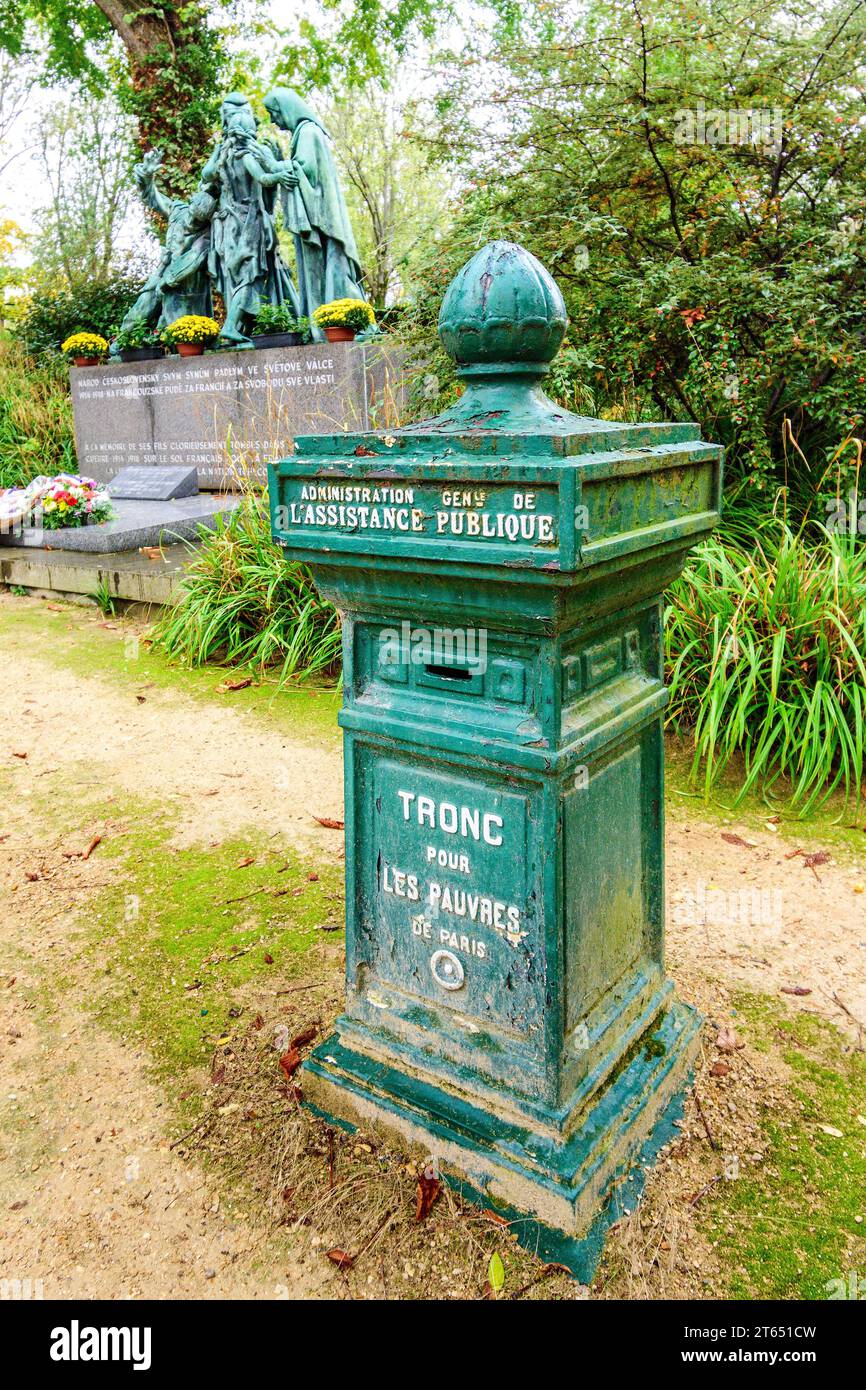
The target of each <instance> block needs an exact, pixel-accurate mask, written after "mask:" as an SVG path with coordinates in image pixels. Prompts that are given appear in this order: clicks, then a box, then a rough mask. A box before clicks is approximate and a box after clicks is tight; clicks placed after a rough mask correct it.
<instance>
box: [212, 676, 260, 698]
mask: <svg viewBox="0 0 866 1390" xmlns="http://www.w3.org/2000/svg"><path fill="white" fill-rule="evenodd" d="M252 683H253V678H252V676H241V677H239V678H238V679H237V680H230V681H222V682H221V684H220V685H218V686H217V687H216V691H217V694H218V695H225V694H226V692H227V691H232V690H246V688H247V686H248V685H252Z"/></svg>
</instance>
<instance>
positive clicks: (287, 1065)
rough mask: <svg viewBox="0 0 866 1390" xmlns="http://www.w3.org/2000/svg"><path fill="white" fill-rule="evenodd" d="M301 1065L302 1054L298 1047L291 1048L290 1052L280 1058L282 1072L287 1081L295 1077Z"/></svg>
mask: <svg viewBox="0 0 866 1390" xmlns="http://www.w3.org/2000/svg"><path fill="white" fill-rule="evenodd" d="M300 1065H301V1054H300V1052H299V1051H298V1049H297V1048H296V1047H290V1048H289V1050H288V1052H284V1053H283V1055H282V1057H281V1058H280V1070H281V1071H282V1072H283V1073H284V1075H285V1078H286V1080H287V1081H288V1079H289V1077H290V1076H294V1074H295V1072H296V1071H297V1070H298V1067H299V1066H300Z"/></svg>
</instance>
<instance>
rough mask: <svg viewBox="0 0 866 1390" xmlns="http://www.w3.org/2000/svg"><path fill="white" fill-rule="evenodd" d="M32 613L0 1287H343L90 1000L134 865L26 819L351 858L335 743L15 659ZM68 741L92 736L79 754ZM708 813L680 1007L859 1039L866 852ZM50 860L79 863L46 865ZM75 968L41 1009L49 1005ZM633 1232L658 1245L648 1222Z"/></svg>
mask: <svg viewBox="0 0 866 1390" xmlns="http://www.w3.org/2000/svg"><path fill="white" fill-rule="evenodd" d="M21 602H23V601H22V600H17V599H16V600H13V599H11V598H9V597H8V596H2V597H0V660H2V669H3V696H4V699H3V710H4V720H3V726H2V734H0V760H2V763H3V764H4V768H5V771H6V772H7V773H8V776H9V778H11V783H12V786H13V788H14V795H13V796H12V797H11V798H10V800H9V801H8V802H7V804H6V805H5V806H4V810H3V823H2V826H0V856H2V880H0V904H2V907H0V911H2V921H0V951H2V959H0V1279H7V1280H8V1279H28V1278H30V1279H32V1280H34V1281H39V1280H41V1281H42V1282H43V1285H44V1292H45V1296H46V1297H59V1298H62V1297H73V1296H86V1297H94V1298H112V1299H118V1298H121V1299H122V1298H137V1297H171V1296H179V1297H187V1298H208V1297H220V1298H222V1297H244V1298H267V1299H273V1298H279V1297H292V1298H295V1297H304V1298H321V1297H331V1296H341V1295H342V1294H343V1292H344V1283H343V1281H342V1280H341V1277H340V1274H339V1272H338V1271H337V1270H334V1269H333V1268H332V1267H330V1266H329V1265H328V1264H327V1262H325V1261H323V1260H322V1258H321V1252H320V1250H319V1249H318V1247H317V1243H316V1233H315V1228H313V1229H310V1230H308V1231H306V1232H305V1233H304V1236H303V1238H302V1239H294V1240H293V1239H290V1238H288V1237H287V1236H286V1235H285V1234H283V1233H277V1234H276V1235H273V1236H269V1237H267V1238H263V1236H262V1233H261V1230H260V1229H259V1228H258V1227H257V1225H256V1224H255V1222H254V1221H253V1220H252V1218H251V1217H250V1216H249V1215H248V1214H247V1213H246V1212H245V1211H244V1209H243V1207H242V1206H237V1205H236V1204H234V1203H233V1202H232V1200H231V1198H230V1197H229V1196H227V1194H226V1192H225V1191H222V1190H221V1183H220V1178H219V1174H218V1173H217V1172H215V1171H213V1170H212V1168H210V1167H208V1166H207V1165H204V1164H201V1165H200V1164H198V1163H197V1162H196V1161H195V1159H194V1158H193V1159H192V1160H191V1159H190V1157H189V1155H186V1154H183V1151H182V1150H181V1151H180V1152H179V1150H178V1148H177V1146H175V1147H172V1145H171V1143H170V1141H169V1138H168V1137H167V1134H168V1131H167V1118H168V1116H167V1102H166V1097H165V1095H164V1094H163V1091H162V1088H161V1087H160V1085H159V1084H158V1083H157V1082H155V1081H154V1079H153V1076H152V1072H151V1069H150V1067H149V1059H148V1056H147V1054H146V1051H145V1050H144V1049H143V1048H142V1047H140V1046H136V1045H135V1044H134V1043H128V1044H127V1043H124V1042H123V1041H121V1040H120V1039H119V1038H118V1037H117V1036H116V1035H115V1034H114V1033H112V1032H110V1031H109V1030H107V1029H106V1028H103V1027H102V1026H101V1025H100V1023H99V1022H98V1020H97V1018H96V1017H95V1016H94V1013H93V1011H92V1010H91V1009H89V1008H88V996H89V990H90V979H89V973H88V972H89V968H90V967H89V965H88V963H87V959H86V957H85V956H84V955H83V953H82V951H81V949H80V930H79V923H80V914H81V912H82V911H84V912H86V910H87V904H88V902H89V901H90V900H91V898H92V897H93V896H94V895H95V894H96V893H98V892H99V890H100V889H102V888H104V886H105V884H106V882H107V881H108V879H109V878H110V876H111V875H112V874H113V873H116V872H117V865H116V863H112V862H110V861H108V860H107V859H105V858H101V857H100V854H99V852H98V850H97V851H96V852H94V853H92V854H91V855H90V857H88V858H86V859H85V858H82V857H75V858H67V859H64V858H63V855H64V854H65V853H72V852H74V851H75V850H78V851H80V850H81V848H82V847H83V846H82V845H81V844H77V843H76V844H75V845H74V846H73V847H72V848H71V849H70V845H71V842H70V841H69V837H68V836H67V837H65V839H62V842H61V840H59V839H58V836H57V834H56V832H55V831H54V830H52V828H51V826H50V825H47V824H45V823H44V820H43V818H42V817H41V816H40V814H39V812H38V809H37V811H36V812H34V811H33V810H32V808H33V807H34V806H36V807H37V808H38V806H39V805H41V804H42V799H43V798H44V796H45V794H46V793H47V792H49V791H54V790H56V792H57V794H58V796H69V795H73V796H74V795H75V794H76V792H78V793H80V795H82V796H85V795H86V794H87V792H88V791H89V790H92V789H94V788H97V789H103V790H104V789H107V788H110V789H111V792H112V793H116V795H117V796H118V798H119V800H120V801H122V799H123V798H124V797H125V796H127V795H135V796H136V797H139V798H142V797H143V798H152V799H153V800H154V802H162V803H164V804H166V805H169V804H170V805H171V806H172V807H173V809H174V811H176V812H177V819H176V822H175V831H174V841H175V843H176V844H178V845H181V846H182V845H194V844H200V843H204V844H207V843H213V842H214V841H217V840H220V839H223V838H225V837H228V836H230V835H232V834H234V833H237V832H242V831H243V830H244V829H245V828H247V827H249V826H251V825H254V826H256V827H257V829H258V830H259V831H260V832H262V833H264V834H266V835H274V836H276V835H279V836H280V837H281V838H282V840H283V841H285V842H288V843H292V844H295V845H296V846H298V847H299V848H300V849H302V850H304V851H309V850H311V849H312V850H315V852H316V853H317V854H318V855H324V856H329V857H333V856H335V855H337V856H339V855H341V854H342V847H341V836H339V835H337V836H336V837H335V833H334V831H333V830H327V829H324V828H323V827H321V826H320V825H318V824H317V822H316V821H315V820H314V819H313V817H314V816H321V817H325V818H327V817H333V818H337V817H340V816H341V815H342V768H341V755H340V746H339V742H338V740H337V739H336V737H326V738H320V737H308V736H305V735H304V736H302V735H298V736H297V737H296V736H290V735H288V734H287V733H286V732H285V730H284V729H283V728H280V727H279V726H278V725H275V724H274V723H273V722H272V721H270V720H268V719H264V718H260V717H259V716H258V715H257V713H256V712H255V711H254V710H250V709H244V710H240V709H238V708H233V707H232V705H231V703H229V702H227V700H226V698H225V697H224V696H220V695H215V696H214V697H213V698H211V699H210V700H207V701H202V699H201V698H195V699H194V698H192V697H191V696H190V695H189V694H188V693H186V692H185V691H183V690H180V689H179V690H175V689H172V688H171V687H170V686H162V687H159V688H153V689H148V690H147V693H146V695H145V696H144V698H140V692H139V694H135V693H134V692H132V691H131V690H130V689H129V688H128V687H127V686H125V685H124V684H123V683H119V682H117V681H112V680H109V679H108V678H105V679H102V678H101V677H100V676H99V674H98V673H93V672H90V673H88V674H87V675H82V674H76V673H75V672H74V671H72V670H67V669H63V666H62V664H58V663H57V662H56V661H48V660H47V659H46V658H45V657H44V655H42V654H40V652H39V651H38V649H37V648H36V647H33V648H32V649H30V650H28V651H27V652H26V653H22V651H21V650H20V648H19V649H16V651H15V655H14V659H13V660H9V659H7V658H6V657H3V655H2V630H3V619H4V613H5V612H7V611H9V609H8V605H10V604H12V603H19V604H20V603H21ZM76 621H84V620H83V619H78V618H76ZM87 621H88V622H96V621H97V620H96V619H95V618H88V619H87ZM116 637H117V640H118V641H121V640H123V634H122V630H120V629H118V631H117V633H116ZM70 730H79V731H80V730H93V731H94V733H93V737H92V738H89V739H88V750H89V751H88V757H87V759H86V761H83V760H82V752H81V744H80V742H79V740H78V739H77V738H72V737H68V736H67V734H68V731H70ZM696 808H697V809H696ZM701 811H702V807H701V803H695V802H690V801H689V802H684V803H682V804H680V805H674V807H673V810H672V814H670V815H669V830H668V861H667V875H668V937H667V940H668V963H669V968H670V970H671V973H672V974H673V976H674V978H675V980H676V982H677V984H678V987H679V989H680V991H681V993H682V994H683V996H684V997H685V998H686V999H689V1000H695V1001H696V1002H697V1003H698V1004H699V1005H701V1004H702V1003H704V1002H705V1000H706V999H707V997H708V994H709V997H710V998H711V999H712V998H713V997H715V998H718V997H719V990H721V993H722V995H724V994H725V993H726V992H727V991H728V990H730V989H733V988H734V987H738V986H747V987H748V988H750V989H754V990H756V991H759V992H761V993H762V994H765V995H772V996H775V997H776V998H777V999H778V1000H779V1001H780V1002H781V1003H783V1004H784V1005H785V1007H787V1008H789V1009H791V1010H804V1011H807V1012H814V1013H819V1014H821V1015H823V1016H825V1017H827V1018H829V1019H831V1020H832V1021H833V1022H834V1024H836V1025H837V1026H838V1027H840V1028H841V1029H843V1030H844V1031H845V1032H846V1033H847V1035H848V1037H849V1038H850V1039H851V1040H852V1041H853V1042H855V1043H856V1042H857V1041H858V1040H859V1041H860V1042H862V1033H863V1030H862V1026H861V1025H862V1023H863V1021H866V894H864V892H863V886H864V879H866V866H864V863H863V862H862V860H859V859H858V858H857V857H856V856H853V855H851V854H846V855H844V856H835V855H830V856H829V857H828V856H827V855H826V854H822V852H821V851H820V849H819V847H818V846H816V844H815V842H814V840H812V839H805V838H801V837H800V836H799V835H798V833H797V832H796V830H794V831H792V829H791V827H790V826H788V827H780V826H778V825H777V824H776V823H774V822H773V821H772V820H769V819H768V820H767V821H765V822H764V823H757V824H756V820H755V817H754V816H750V817H749V818H747V819H745V820H738V819H737V818H736V817H735V816H733V815H732V816H730V817H729V818H728V819H727V820H723V821H722V822H720V821H719V820H717V819H710V818H704V819H701ZM687 817H688V818H687ZM837 858H838V862H837ZM57 862H61V863H62V864H63V866H64V868H63V872H62V873H59V872H48V869H47V868H46V867H45V866H48V865H50V864H56V863H57ZM43 868H44V869H45V871H44V872H43ZM33 875H36V877H32V876H33ZM58 978H61V979H62V980H63V981H64V989H63V992H62V995H61V996H60V997H57V995H56V994H54V995H52V998H51V1000H50V1007H49V1008H48V1010H47V1012H46V1010H45V1009H41V1008H40V1007H39V1006H38V1004H37V1003H35V1002H34V1000H37V999H38V997H39V992H40V990H44V989H45V988H46V987H47V982H48V981H50V980H55V981H56V980H57V979H58ZM716 987H717V988H716ZM714 989H715V994H713V990H714ZM791 991H799V992H798V993H793V992H791ZM46 1019H47V1020H48V1022H46ZM635 1241H636V1242H637V1243H636V1244H635V1243H634V1242H633V1248H634V1249H635V1250H638V1249H640V1250H641V1251H644V1246H643V1244H642V1243H641V1236H640V1231H639V1229H638V1230H637V1231H636V1234H635ZM644 1253H645V1252H644ZM636 1258H637V1257H636ZM640 1258H643V1256H642V1255H641V1257H640ZM637 1262H638V1263H639V1259H638V1261H637ZM636 1267H637V1266H636ZM635 1296H641V1295H640V1287H639V1285H637V1286H636V1289H635Z"/></svg>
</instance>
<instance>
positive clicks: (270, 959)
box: [262, 951, 274, 965]
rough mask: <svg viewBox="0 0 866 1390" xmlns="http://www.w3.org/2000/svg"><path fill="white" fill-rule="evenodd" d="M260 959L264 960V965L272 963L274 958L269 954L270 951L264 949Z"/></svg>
mask: <svg viewBox="0 0 866 1390" xmlns="http://www.w3.org/2000/svg"><path fill="white" fill-rule="evenodd" d="M262 960H263V961H264V963H265V965H273V963H274V958H273V956H272V955H271V953H270V951H265V954H264V955H263V956H262Z"/></svg>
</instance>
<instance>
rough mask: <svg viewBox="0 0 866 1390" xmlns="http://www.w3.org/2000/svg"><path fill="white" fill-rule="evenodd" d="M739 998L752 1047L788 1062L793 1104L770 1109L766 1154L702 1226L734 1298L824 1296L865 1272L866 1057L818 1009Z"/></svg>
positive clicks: (722, 1190)
mask: <svg viewBox="0 0 866 1390" xmlns="http://www.w3.org/2000/svg"><path fill="white" fill-rule="evenodd" d="M736 1003H737V1007H738V1009H739V1011H740V1013H741V1014H742V1015H743V1017H744V1018H745V1019H746V1020H747V1021H748V1022H749V1024H750V1025H751V1028H752V1031H753V1039H752V1040H753V1042H754V1044H755V1046H757V1047H759V1048H762V1049H765V1050H767V1051H774V1052H776V1053H779V1052H781V1055H782V1057H783V1058H784V1061H785V1062H786V1063H787V1064H788V1066H789V1067H790V1068H791V1071H792V1073H793V1090H792V1094H793V1100H794V1105H793V1107H792V1109H791V1111H790V1113H789V1114H787V1115H785V1116H784V1117H780V1116H775V1115H772V1114H771V1115H769V1116H767V1119H766V1135H767V1138H768V1139H769V1144H770V1147H769V1152H768V1155H767V1158H766V1161H765V1162H764V1163H763V1164H762V1165H761V1166H760V1167H759V1168H752V1167H743V1168H742V1169H741V1176H740V1177H739V1178H738V1179H737V1180H736V1181H733V1182H725V1183H722V1184H721V1185H720V1187H719V1188H718V1189H717V1191H718V1197H717V1199H716V1200H715V1201H714V1202H713V1203H712V1205H710V1204H709V1203H708V1204H707V1208H706V1213H705V1217H704V1229H705V1232H706V1234H707V1235H708V1236H709V1237H710V1238H711V1239H712V1240H713V1242H714V1243H716V1247H717V1251H718V1253H719V1254H720V1255H721V1257H722V1260H723V1264H724V1265H725V1266H726V1268H727V1269H728V1270H729V1271H730V1289H729V1293H730V1296H731V1297H734V1298H741V1299H755V1298H786V1299H791V1298H795V1299H825V1298H827V1296H828V1290H827V1284H828V1281H829V1280H833V1279H838V1278H845V1277H846V1276H847V1274H848V1272H849V1271H850V1270H857V1271H859V1273H860V1276H861V1277H862V1276H863V1275H866V1127H864V1125H863V1124H862V1123H861V1121H860V1120H859V1119H858V1115H859V1116H863V1115H864V1112H866V1101H864V1097H866V1055H864V1053H862V1052H857V1051H855V1050H854V1049H853V1048H852V1046H851V1045H850V1044H849V1043H848V1042H847V1040H846V1039H845V1038H844V1037H843V1036H842V1034H840V1033H839V1032H838V1030H837V1029H836V1028H834V1027H833V1025H832V1024H831V1023H829V1022H827V1021H825V1020H824V1019H822V1018H819V1017H817V1016H815V1015H812V1014H807V1013H799V1014H795V1015H789V1014H787V1013H784V1012H783V1011H782V1010H781V1009H780V1008H779V1006H778V1004H777V1003H776V1002H775V1001H774V1000H772V999H768V998H766V997H764V996H754V995H747V994H746V995H740V996H738V997H737V999H736ZM822 1126H826V1127H829V1128H830V1129H835V1130H838V1131H840V1132H841V1137H837V1136H835V1135H833V1134H828V1133H827V1132H826V1129H825V1128H822ZM858 1216H859V1217H861V1218H862V1221H860V1222H858V1221H857V1220H856V1218H857V1217H858Z"/></svg>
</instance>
